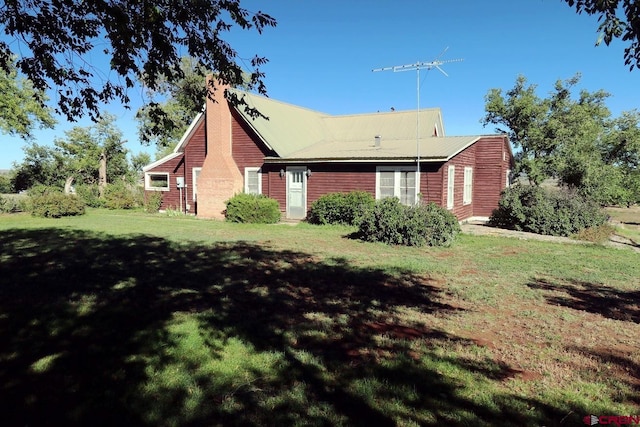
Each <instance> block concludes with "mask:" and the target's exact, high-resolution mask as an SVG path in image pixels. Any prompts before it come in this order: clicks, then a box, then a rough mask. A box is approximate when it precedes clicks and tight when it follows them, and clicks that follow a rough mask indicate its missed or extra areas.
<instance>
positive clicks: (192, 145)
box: [184, 121, 207, 214]
mask: <svg viewBox="0 0 640 427" xmlns="http://www.w3.org/2000/svg"><path fill="white" fill-rule="evenodd" d="M206 152H207V134H206V131H205V125H204V121H203V122H202V123H201V125H200V126H198V128H197V129H196V131H195V132H194V134H193V136H192V137H191V139H190V140H189V141H188V142H187V144H186V146H185V148H184V156H185V166H186V167H185V177H184V178H185V182H186V184H187V188H186V190H185V191H186V194H185V199H186V201H187V202H186V203H187V205H188V206H189V213H195V214H197V213H198V204H197V201H196V200H195V199H196V198H195V197H194V186H193V169H194V168H201V167H202V164H203V163H204V158H205V156H206Z"/></svg>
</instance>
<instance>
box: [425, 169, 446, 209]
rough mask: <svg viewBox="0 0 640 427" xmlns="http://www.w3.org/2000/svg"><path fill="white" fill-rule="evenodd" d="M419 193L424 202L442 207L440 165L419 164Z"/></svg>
mask: <svg viewBox="0 0 640 427" xmlns="http://www.w3.org/2000/svg"><path fill="white" fill-rule="evenodd" d="M420 193H421V194H422V200H423V201H424V202H426V203H428V202H434V203H436V204H438V205H440V206H442V202H443V200H444V199H443V194H442V163H436V164H434V163H422V164H420Z"/></svg>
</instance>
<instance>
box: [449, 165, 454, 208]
mask: <svg viewBox="0 0 640 427" xmlns="http://www.w3.org/2000/svg"><path fill="white" fill-rule="evenodd" d="M455 185H456V167H455V166H454V165H449V169H447V209H453V206H454V198H455V194H456V193H455Z"/></svg>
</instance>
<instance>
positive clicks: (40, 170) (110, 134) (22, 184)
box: [14, 114, 148, 191]
mask: <svg viewBox="0 0 640 427" xmlns="http://www.w3.org/2000/svg"><path fill="white" fill-rule="evenodd" d="M124 142H125V141H124V140H123V138H122V132H121V131H120V129H119V128H118V127H117V126H116V125H115V117H114V116H112V115H109V114H104V115H103V116H102V118H101V119H100V120H99V121H98V122H97V123H95V124H94V125H92V126H88V127H82V126H75V127H73V128H72V129H70V130H68V131H66V132H65V137H64V138H56V139H55V140H54V146H53V147H50V146H47V145H39V144H37V143H35V142H32V143H31V144H29V145H27V146H26V147H25V148H24V152H25V156H24V160H23V161H22V163H21V164H18V165H16V166H15V175H14V176H15V178H14V187H15V189H16V190H17V191H20V190H26V189H28V188H30V187H32V186H33V185H35V184H43V185H48V186H55V187H62V186H63V185H64V183H65V181H67V180H68V179H69V178H73V180H75V182H77V183H80V184H87V185H97V184H98V183H99V169H100V159H101V156H104V157H105V158H106V162H107V168H106V169H107V170H106V180H107V182H110V183H111V182H116V181H119V180H126V181H133V180H135V179H136V178H137V174H138V172H139V168H140V163H141V162H145V161H148V156H147V157H145V156H137V157H134V158H133V159H132V162H133V164H132V165H131V164H129V162H128V160H127V154H128V150H127V149H126V148H125V147H124Z"/></svg>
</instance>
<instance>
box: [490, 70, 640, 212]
mask: <svg viewBox="0 0 640 427" xmlns="http://www.w3.org/2000/svg"><path fill="white" fill-rule="evenodd" d="M579 81H580V76H579V75H576V76H574V77H572V78H570V79H568V80H565V81H562V80H559V81H557V82H556V84H555V86H554V89H553V90H552V91H551V92H550V93H549V96H548V97H546V98H541V97H540V96H538V95H537V92H536V90H537V86H536V85H533V84H532V85H530V84H528V83H527V80H526V78H525V77H524V76H519V77H518V78H517V79H516V83H515V85H514V87H513V88H511V89H509V90H507V91H506V92H505V93H504V95H503V92H502V90H501V89H491V90H490V91H489V92H488V93H487V95H486V97H485V101H486V103H485V110H486V114H485V116H484V118H483V119H482V124H483V125H485V126H486V125H488V124H493V125H496V126H497V128H496V131H497V132H501V133H502V132H504V133H507V134H508V135H509V138H510V140H511V142H512V143H513V145H514V146H515V147H516V149H517V151H516V154H515V157H516V169H515V171H514V172H515V173H516V174H517V175H522V176H525V177H527V178H528V179H529V181H530V182H531V183H532V184H535V185H537V184H540V183H541V182H542V181H544V180H545V179H546V178H549V177H553V178H557V179H558V180H559V181H560V183H562V184H564V185H567V186H569V187H571V188H575V189H577V190H578V191H579V192H581V193H582V194H584V195H586V196H589V197H591V198H593V199H595V200H596V201H598V202H599V203H601V204H619V203H634V202H637V201H640V171H639V170H638V162H639V160H640V113H639V112H638V111H636V110H633V111H628V112H624V113H622V115H621V116H620V117H617V118H613V117H612V116H611V112H610V111H609V109H608V108H607V106H606V100H607V98H608V97H609V94H608V93H606V92H604V91H602V90H598V91H595V92H589V91H587V90H580V91H579V93H577V94H575V93H574V92H575V87H576V85H577V84H578V83H579Z"/></svg>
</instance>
